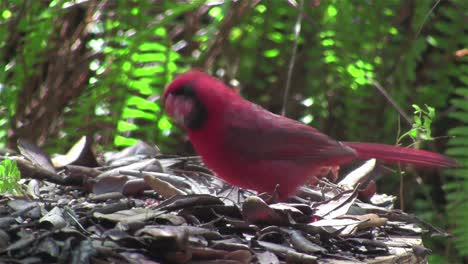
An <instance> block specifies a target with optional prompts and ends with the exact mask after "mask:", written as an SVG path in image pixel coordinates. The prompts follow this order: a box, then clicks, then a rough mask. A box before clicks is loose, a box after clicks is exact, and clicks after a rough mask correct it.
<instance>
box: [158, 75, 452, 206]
mask: <svg viewBox="0 0 468 264" xmlns="http://www.w3.org/2000/svg"><path fill="white" fill-rule="evenodd" d="M163 102H164V104H165V109H166V112H167V114H168V115H169V116H171V117H172V118H174V119H175V120H176V121H177V122H178V123H179V124H180V125H182V127H184V128H185V129H186V131H187V133H188V136H189V138H190V141H191V142H192V144H193V146H194V148H195V150H196V151H197V152H198V154H199V155H200V156H201V157H202V159H203V161H204V162H205V163H206V165H207V166H208V167H209V168H211V169H212V170H213V171H214V172H215V173H216V174H217V175H218V176H219V177H221V178H222V179H224V180H226V181H227V182H229V183H231V184H233V185H236V186H239V187H243V188H249V189H253V190H256V191H259V192H272V191H274V189H275V187H276V185H279V194H280V198H283V199H284V198H287V197H288V196H290V195H292V194H294V192H295V191H296V189H297V188H298V187H299V186H300V185H302V184H304V182H305V181H306V180H308V179H310V177H311V176H314V175H317V176H318V175H319V174H318V173H319V171H320V168H322V167H324V166H339V165H342V164H345V163H349V162H351V161H352V160H355V159H369V158H376V159H380V160H382V161H384V162H390V163H410V164H415V165H418V166H423V167H450V166H454V165H455V162H454V160H452V159H450V158H448V157H445V156H443V155H440V154H436V153H432V152H428V151H422V150H416V149H410V148H402V147H396V146H390V145H383V144H373V143H359V142H339V141H336V140H334V139H332V138H330V137H328V136H327V135H325V134H323V133H321V132H320V131H318V130H317V129H315V128H312V127H310V126H307V125H304V124H302V123H299V122H297V121H294V120H292V119H289V118H286V117H283V116H279V115H275V114H273V113H271V112H269V111H267V110H265V109H263V108H262V107H260V106H258V105H256V104H253V103H251V102H249V101H247V100H245V99H243V98H242V97H240V96H239V95H237V94H236V93H235V92H233V91H232V90H231V89H229V88H228V87H227V86H226V85H225V84H224V83H222V82H221V81H219V80H217V79H216V78H214V77H212V76H210V75H208V74H205V73H202V72H199V71H189V72H186V73H184V74H182V75H180V76H179V77H177V78H176V79H175V80H174V81H173V82H172V83H171V84H170V85H169V86H168V87H167V88H166V90H165V92H164V95H163ZM308 182H309V183H310V180H308ZM312 183H314V182H312ZM315 183H316V182H315Z"/></svg>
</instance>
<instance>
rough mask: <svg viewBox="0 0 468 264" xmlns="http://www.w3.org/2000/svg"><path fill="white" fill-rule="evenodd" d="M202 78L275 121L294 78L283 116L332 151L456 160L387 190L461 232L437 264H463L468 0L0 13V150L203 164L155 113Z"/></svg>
mask: <svg viewBox="0 0 468 264" xmlns="http://www.w3.org/2000/svg"><path fill="white" fill-rule="evenodd" d="M192 67H197V68H200V69H202V70H204V71H206V72H209V73H211V74H213V75H215V76H217V77H219V78H221V79H222V80H224V81H225V82H226V83H228V84H230V85H231V86H232V87H234V89H236V90H238V91H239V93H240V94H241V95H242V96H244V97H246V98H248V99H249V100H251V101H254V102H256V103H258V104H260V105H262V106H264V107H265V108H267V109H269V110H270V111H272V112H275V113H280V112H281V110H282V108H283V107H284V106H285V104H284V103H283V93H284V92H285V90H286V87H288V85H287V83H288V79H290V91H289V93H288V95H287V97H286V102H287V105H286V115H287V116H288V117H290V118H293V119H297V120H300V121H301V122H304V123H306V124H310V125H313V126H314V127H316V128H318V129H320V130H322V131H323V132H325V133H327V134H329V135H331V136H333V137H335V138H337V139H340V140H348V141H357V140H359V141H371V142H383V143H388V144H401V145H404V146H410V145H416V146H417V147H420V148H424V149H429V150H432V151H437V152H441V153H445V154H447V155H450V156H452V157H455V158H457V159H458V161H459V162H460V164H461V167H460V168H458V169H454V170H449V171H445V172H444V173H443V174H442V173H440V172H434V171H415V170H409V171H410V173H407V174H405V175H404V177H400V176H399V175H398V173H395V175H393V177H392V176H388V177H386V178H385V179H381V180H380V182H379V183H378V184H379V191H380V192H385V193H388V194H393V195H400V194H402V193H403V194H404V197H405V198H404V200H403V201H402V202H401V203H402V204H403V205H404V209H405V211H408V212H411V213H414V214H416V215H418V216H419V217H421V218H423V219H424V220H427V221H429V222H430V223H433V224H435V225H437V226H439V227H442V228H445V229H446V230H448V231H449V232H451V233H452V234H454V235H455V238H454V239H446V238H443V239H440V238H439V239H438V238H426V240H425V244H426V246H427V247H429V248H431V249H433V250H434V254H433V255H432V256H431V257H430V261H431V262H432V263H447V261H448V260H449V262H451V263H460V262H468V258H467V256H468V222H467V221H466V220H465V217H468V203H467V200H468V191H467V190H468V169H467V165H468V99H467V98H468V1H465V0H438V1H431V0H421V1H416V0H385V1H377V0H374V1H373V0H359V1H357V0H354V1H353V0H329V1H323V0H322V1H321V0H264V1H260V0H245V1H221V0H220V1H214V0H213V1H208V0H203V1H164V0H138V1H136V0H134V1H112V0H108V1H97V0H81V1H78V0H77V1H64V0H53V1H47V0H41V1H35V0H10V1H1V3H0V146H1V147H9V148H15V146H16V140H17V139H18V138H25V139H29V140H30V141H32V142H35V143H37V144H38V145H40V146H41V147H43V148H44V149H46V150H47V151H48V152H50V153H54V152H60V153H63V152H65V151H66V150H67V149H68V148H70V147H71V146H72V144H73V143H74V142H76V141H77V140H78V139H79V138H80V137H81V136H84V135H86V136H89V137H90V138H92V139H93V141H94V146H95V148H96V151H98V152H99V151H102V150H109V149H118V148H122V147H125V146H128V145H132V144H134V143H135V142H136V141H137V140H138V139H141V140H144V141H147V142H151V143H154V144H156V145H157V146H159V148H160V149H161V150H162V151H163V152H165V153H173V154H180V155H192V154H193V150H192V149H191V147H190V145H189V143H188V142H187V138H186V137H185V136H184V134H183V132H182V131H180V130H179V129H178V128H177V127H175V126H173V125H172V123H171V122H170V120H168V119H167V118H166V116H165V115H164V113H163V111H162V108H161V106H160V104H159V101H158V99H159V95H160V94H161V92H162V91H163V89H164V87H165V86H166V85H167V84H168V83H169V82H170V81H171V80H172V79H173V78H174V77H175V76H176V75H177V74H179V73H182V72H184V71H185V70H187V69H190V68H192ZM382 182H384V184H382ZM400 186H402V188H401V190H400Z"/></svg>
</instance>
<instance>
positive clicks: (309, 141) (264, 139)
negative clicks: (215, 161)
mask: <svg viewBox="0 0 468 264" xmlns="http://www.w3.org/2000/svg"><path fill="white" fill-rule="evenodd" d="M249 107H251V109H250V111H246V110H245V109H246V108H245V107H239V108H234V109H233V110H232V111H235V112H236V113H229V112H228V113H227V115H226V117H225V122H226V123H227V124H228V125H227V126H226V127H227V131H226V132H225V135H226V137H225V139H224V144H225V146H224V147H225V149H226V150H227V151H232V152H233V153H235V154H236V155H240V156H242V157H243V158H246V159H250V160H296V161H298V162H300V161H303V162H312V163H316V164H317V165H338V164H341V163H342V162H343V161H349V160H351V159H353V158H354V157H355V156H356V153H355V152H354V150H353V149H351V148H349V147H347V146H345V145H343V144H341V143H340V142H339V141H336V140H334V139H331V138H330V137H328V136H327V135H325V134H323V133H321V132H320V131H318V130H317V129H315V128H312V127H310V126H307V125H304V124H302V123H299V122H297V121H294V120H292V119H289V118H285V117H282V116H278V115H275V114H272V113H270V112H268V111H266V110H264V109H263V108H261V107H259V106H257V105H254V104H250V105H249ZM252 108H253V111H252ZM230 114H232V116H235V117H236V118H235V119H233V118H232V116H231V118H230Z"/></svg>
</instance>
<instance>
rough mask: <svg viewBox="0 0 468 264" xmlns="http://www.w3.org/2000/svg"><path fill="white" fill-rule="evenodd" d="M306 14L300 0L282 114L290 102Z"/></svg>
mask: <svg viewBox="0 0 468 264" xmlns="http://www.w3.org/2000/svg"><path fill="white" fill-rule="evenodd" d="M303 16H304V0H300V4H299V15H298V16H297V20H296V24H295V25H294V46H293V50H292V55H291V60H290V61H289V66H288V76H287V78H286V87H285V89H284V94H283V107H282V109H281V115H282V116H285V115H286V105H287V102H288V95H289V90H290V89H291V78H292V73H293V69H294V62H295V61H296V54H297V46H298V43H299V35H300V33H301V24H302V17H303Z"/></svg>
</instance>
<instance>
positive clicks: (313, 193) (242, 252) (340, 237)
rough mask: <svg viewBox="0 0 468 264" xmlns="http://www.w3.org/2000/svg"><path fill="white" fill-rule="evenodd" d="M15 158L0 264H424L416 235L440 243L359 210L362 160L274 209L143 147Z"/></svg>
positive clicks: (400, 218)
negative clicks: (16, 181) (16, 176)
mask: <svg viewBox="0 0 468 264" xmlns="http://www.w3.org/2000/svg"><path fill="white" fill-rule="evenodd" d="M18 147H19V149H20V152H19V153H14V152H11V151H6V150H3V151H1V155H2V156H1V157H0V160H2V159H7V158H8V159H12V160H15V161H16V162H17V165H18V167H19V169H20V172H21V176H22V179H21V182H20V183H21V186H22V191H21V195H18V194H17V195H11V194H3V195H1V196H0V263H76V264H78V263H233V264H235V263H360V262H363V263H400V262H404V263H425V262H426V256H427V255H428V254H429V253H430V250H429V249H427V248H425V247H424V246H423V244H422V240H421V235H422V233H423V232H429V233H431V234H439V235H447V234H446V233H445V232H443V231H441V230H439V229H437V228H435V227H432V226H430V225H429V224H427V223H424V222H423V221H421V220H419V219H418V218H417V217H415V216H413V215H409V214H406V213H404V212H402V211H399V210H395V209H393V202H394V200H395V197H392V196H388V195H380V194H375V195H373V196H372V197H371V198H370V199H360V197H359V193H360V192H359V190H360V187H359V186H362V185H363V184H365V182H366V181H368V180H369V177H370V175H371V174H372V173H371V172H372V171H374V168H375V167H376V166H377V165H376V164H375V161H372V160H371V161H368V162H366V163H365V164H364V165H362V166H361V167H359V168H358V169H356V170H354V171H353V172H352V173H350V174H348V175H346V176H344V177H341V178H343V180H342V181H340V182H339V183H338V184H334V183H331V182H326V181H325V182H323V183H321V185H320V187H313V186H305V187H303V188H301V189H300V190H299V192H298V194H297V196H296V197H293V198H291V199H290V200H289V201H287V202H277V201H275V199H274V197H271V196H269V195H266V194H260V195H256V194H254V193H253V192H250V191H247V190H238V189H237V188H232V187H231V186H230V185H228V184H226V183H224V182H223V181H221V180H219V179H218V178H216V177H214V176H213V175H212V173H211V172H210V171H209V170H208V169H207V168H205V167H204V165H203V164H202V162H201V161H200V159H199V158H198V157H174V156H169V155H164V154H161V153H160V152H159V150H158V149H157V148H156V147H154V146H151V145H149V144H146V143H144V142H138V143H137V144H136V145H134V146H132V147H129V148H127V149H124V150H122V151H120V152H107V153H101V154H99V155H97V156H96V155H94V153H93V151H92V150H91V149H92V146H90V144H89V142H88V141H87V140H86V138H82V139H81V140H80V141H79V142H78V143H77V144H76V145H75V146H74V147H73V148H72V149H71V150H70V151H69V152H68V153H67V154H66V155H55V156H54V157H53V158H50V157H49V155H48V154H46V153H44V152H43V151H42V150H41V149H40V148H38V147H37V146H35V145H33V144H30V143H27V142H24V141H22V142H19V146H18ZM363 200H367V201H363Z"/></svg>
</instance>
